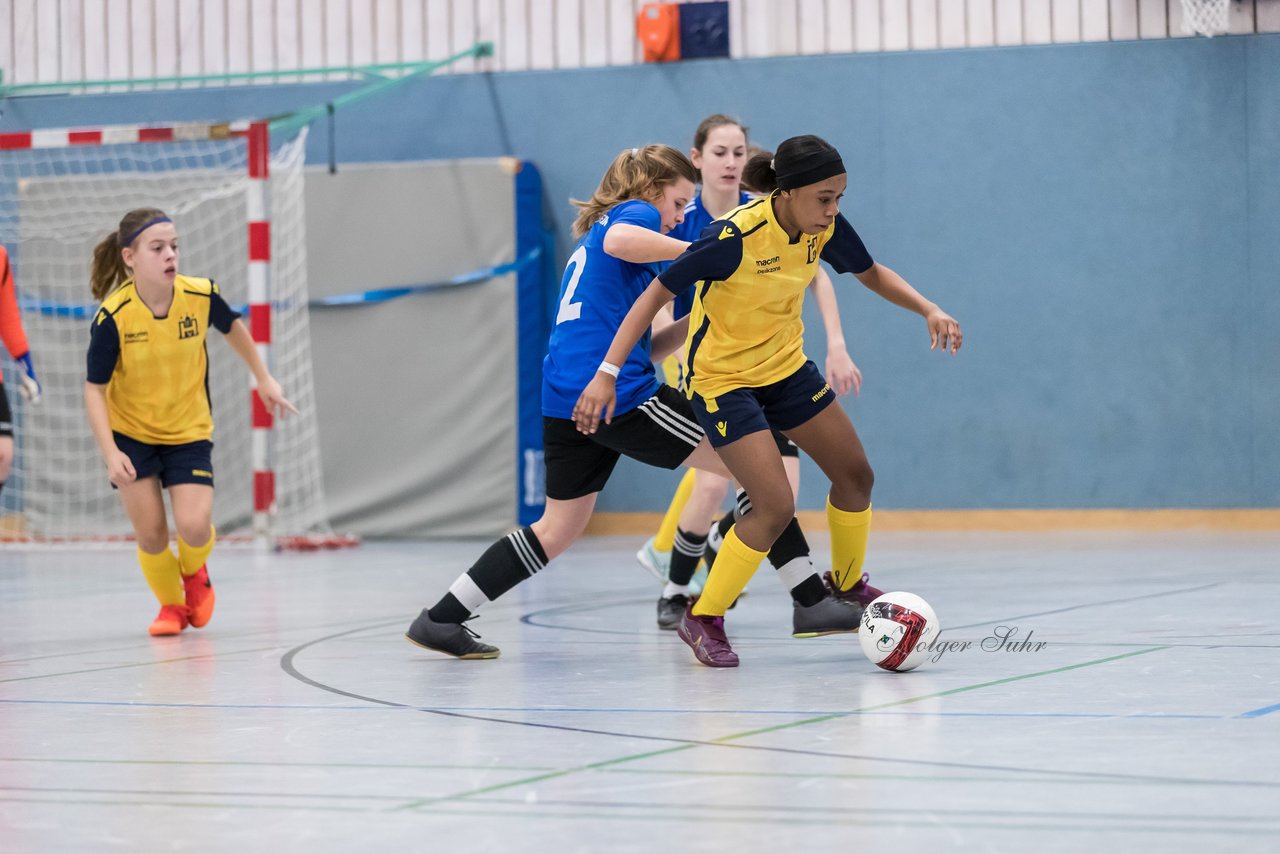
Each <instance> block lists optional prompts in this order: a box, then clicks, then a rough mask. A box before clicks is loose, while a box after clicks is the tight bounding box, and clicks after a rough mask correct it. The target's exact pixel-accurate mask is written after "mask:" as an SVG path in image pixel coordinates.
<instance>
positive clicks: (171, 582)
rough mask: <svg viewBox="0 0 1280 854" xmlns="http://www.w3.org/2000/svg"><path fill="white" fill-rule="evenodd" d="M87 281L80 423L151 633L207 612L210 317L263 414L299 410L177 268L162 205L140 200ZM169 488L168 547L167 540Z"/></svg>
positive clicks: (172, 631) (224, 315) (195, 622)
mask: <svg viewBox="0 0 1280 854" xmlns="http://www.w3.org/2000/svg"><path fill="white" fill-rule="evenodd" d="M90 286H91V288H92V290H93V295H94V297H95V298H96V299H99V300H101V301H102V305H101V307H100V308H99V309H98V313H97V315H96V316H95V317H94V319H93V326H92V329H91V331H90V337H89V355H88V378H87V382H86V383H85V386H84V403H85V408H86V409H87V410H88V413H89V426H90V427H91V428H92V430H93V437H94V439H95V440H96V441H97V443H98V450H99V451H100V452H101V454H102V459H103V461H104V462H105V463H106V466H107V477H108V478H110V480H111V484H112V485H113V486H114V487H116V488H117V489H118V490H119V491H120V500H121V501H122V502H123V504H124V509H125V512H126V513H127V514H128V516H129V521H130V522H132V523H133V531H134V534H135V535H136V536H137V540H138V563H139V564H141V566H142V574H143V576H145V577H146V579H147V584H148V585H149V586H150V587H151V592H152V593H154V594H155V597H156V599H158V600H159V602H160V613H159V615H158V616H157V617H156V618H155V620H154V621H153V622H152V623H151V629H150V632H151V634H152V635H176V634H178V633H179V632H181V631H182V630H183V629H185V628H186V627H187V626H188V625H191V626H195V627H196V628H200V627H202V626H204V625H205V624H206V623H208V622H209V619H210V618H211V617H212V616H213V603H214V593H213V585H212V584H210V583H209V571H208V569H207V567H206V566H205V561H206V560H207V559H208V557H209V553H210V552H211V551H212V550H213V543H214V540H215V535H214V534H215V532H214V529H213V461H212V455H213V441H212V439H213V411H212V408H211V406H210V402H209V382H208V379H209V357H208V353H207V351H206V344H205V342H206V338H207V336H208V333H209V329H210V328H214V329H217V330H218V331H219V332H221V333H222V334H223V335H225V336H226V339H227V343H228V344H230V345H231V349H232V350H234V351H235V352H236V355H238V356H239V357H240V358H241V359H243V360H244V363H245V364H246V365H248V366H249V370H251V371H252V372H253V376H254V379H255V380H256V381H257V387H258V396H259V397H260V398H261V400H262V403H263V405H264V406H265V407H266V408H267V411H268V412H270V413H271V414H272V415H273V416H284V414H285V413H286V412H293V413H295V414H296V413H297V411H298V410H297V409H295V408H294V406H293V404H292V403H290V402H289V401H288V400H286V399H285V397H284V393H283V392H282V391H281V389H280V383H278V382H276V380H275V378H274V377H272V376H271V374H270V373H269V372H268V371H267V367H266V365H265V364H263V361H262V357H261V356H259V355H258V348H257V346H256V345H255V344H254V343H253V338H252V336H251V335H250V334H249V329H248V327H246V326H245V325H244V323H243V321H241V320H240V319H239V318H240V315H239V314H237V313H236V312H235V311H233V310H232V309H231V307H230V306H228V305H227V303H226V301H225V300H223V298H222V294H221V293H219V291H218V286H217V285H216V284H214V282H213V280H212V279H199V278H195V277H192V276H184V275H181V274H179V273H178V233H177V231H176V229H175V227H174V224H173V222H172V221H171V220H170V219H169V217H167V216H165V214H164V212H163V211H160V210H156V209H155V208H138V209H136V210H132V211H129V212H128V213H127V214H125V215H124V218H123V219H121V220H120V225H119V226H118V227H117V228H116V230H115V231H113V232H112V233H111V234H108V235H107V236H106V238H105V239H103V240H102V242H101V243H99V244H98V246H97V247H96V248H95V249H94V252H93V267H92V270H91V272H90ZM162 489H168V490H169V503H170V504H172V505H173V523H174V527H175V528H176V529H177V533H178V553H177V554H176V555H175V554H174V553H173V551H172V550H171V549H170V548H169V526H168V522H167V520H166V516H165V508H164V496H163V494H162V491H161V490H162Z"/></svg>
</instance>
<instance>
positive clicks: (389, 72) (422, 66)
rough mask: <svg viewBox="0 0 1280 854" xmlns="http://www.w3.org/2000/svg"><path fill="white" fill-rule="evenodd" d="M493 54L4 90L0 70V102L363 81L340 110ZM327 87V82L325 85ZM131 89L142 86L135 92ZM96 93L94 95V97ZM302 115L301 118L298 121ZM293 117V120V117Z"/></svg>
mask: <svg viewBox="0 0 1280 854" xmlns="http://www.w3.org/2000/svg"><path fill="white" fill-rule="evenodd" d="M492 55H493V42H476V43H475V44H473V45H472V46H471V47H469V48H467V49H466V50H462V51H459V52H458V53H455V54H453V55H452V56H447V57H445V58H444V59H438V60H434V61H432V62H390V63H381V64H377V65H345V66H331V67H325V68H298V69H291V70H283V71H242V72H240V73H237V74H202V75H193V76H187V77H131V78H117V79H111V80H80V81H75V82H58V83H19V84H15V85H12V86H6V85H4V72H3V70H0V100H4V99H6V98H20V97H23V96H31V95H73V94H77V93H79V94H85V92H84V90H86V89H103V90H108V89H112V88H119V87H122V86H123V87H130V88H128V89H127V91H128V92H138V91H143V92H153V91H172V90H173V89H176V88H188V89H199V88H208V85H209V84H224V85H235V84H238V83H250V82H253V81H255V80H271V81H273V82H280V81H282V80H292V79H297V78H304V77H316V76H321V75H323V76H329V77H331V76H333V75H336V74H345V75H347V76H348V78H349V79H356V80H367V81H369V83H368V85H366V86H362V87H361V88H359V89H357V90H355V91H354V92H348V93H347V94H345V95H343V96H342V97H340V98H337V99H335V100H334V101H333V106H334V107H335V108H336V107H344V106H349V105H350V104H353V103H355V102H357V101H361V100H364V99H365V98H367V97H369V96H371V95H375V94H377V93H379V92H382V91H384V90H385V89H387V88H390V87H392V86H396V85H398V84H400V83H404V82H406V81H408V80H412V79H415V78H418V77H423V76H426V75H428V74H431V73H432V72H434V71H438V70H439V69H441V68H444V67H445V66H448V65H452V64H453V63H455V62H458V61H459V60H462V59H467V58H470V57H474V58H476V59H480V58H481V57H486V56H492ZM326 82H333V81H326ZM136 87H147V88H145V89H138V88H136ZM94 94H97V93H94ZM328 109H329V107H328V105H322V106H318V107H313V108H310V109H308V110H303V111H300V112H298V113H293V114H291V115H290V116H286V117H281V118H280V119H278V120H276V122H273V127H274V126H276V124H277V123H283V124H284V125H285V126H287V125H288V124H290V123H296V124H298V125H302V124H306V123H307V122H310V121H312V120H313V119H315V118H317V117H318V116H320V115H323V114H324V113H325V112H327V111H328ZM304 115H305V117H306V118H305V119H303V118H301V117H302V116H304ZM295 117H296V118H295Z"/></svg>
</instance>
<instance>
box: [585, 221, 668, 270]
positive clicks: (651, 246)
mask: <svg viewBox="0 0 1280 854" xmlns="http://www.w3.org/2000/svg"><path fill="white" fill-rule="evenodd" d="M603 247H604V251H605V252H608V253H609V254H610V255H612V256H613V257H614V258H618V259H621V260H623V261H629V262H630V263H632V264H651V263H653V262H655V261H674V260H675V259H676V258H678V257H680V253H681V252H683V251H684V250H686V249H688V248H689V244H688V243H687V242H686V241H683V240H676V239H675V238H674V237H667V236H666V235H665V234H660V233H658V232H656V231H654V230H652V229H649V228H645V227H643V226H639V225H632V224H631V223H629V222H620V223H618V224H617V225H611V226H609V230H608V231H607V232H605V235H604V244H603Z"/></svg>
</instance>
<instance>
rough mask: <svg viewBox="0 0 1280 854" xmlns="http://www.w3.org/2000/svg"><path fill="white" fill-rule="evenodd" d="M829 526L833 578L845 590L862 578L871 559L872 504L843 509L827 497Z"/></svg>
mask: <svg viewBox="0 0 1280 854" xmlns="http://www.w3.org/2000/svg"><path fill="white" fill-rule="evenodd" d="M827 527H828V528H829V529H830V531H831V577H832V578H833V579H835V582H836V584H837V585H838V586H839V587H840V589H841V590H848V589H849V588H850V587H852V586H853V585H855V584H857V583H858V581H860V580H861V579H862V565H863V564H864V563H865V562H866V559H867V536H868V535H869V534H870V533H871V506H870V505H868V506H867V509H866V510H858V511H854V512H850V511H848V510H840V509H839V508H837V507H834V506H833V505H832V504H831V499H830V497H828V498H827Z"/></svg>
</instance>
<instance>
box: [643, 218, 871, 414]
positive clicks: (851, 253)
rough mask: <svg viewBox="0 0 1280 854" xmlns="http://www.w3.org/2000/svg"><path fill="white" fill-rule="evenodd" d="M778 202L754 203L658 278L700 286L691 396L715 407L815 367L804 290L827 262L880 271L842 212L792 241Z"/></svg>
mask: <svg viewBox="0 0 1280 854" xmlns="http://www.w3.org/2000/svg"><path fill="white" fill-rule="evenodd" d="M773 198H774V197H773V196H768V197H765V198H762V199H755V200H752V201H750V202H748V203H746V204H744V205H742V206H741V207H738V208H735V209H733V210H732V211H730V212H729V213H728V214H726V215H725V216H724V217H723V218H722V219H720V220H717V221H715V222H713V223H711V225H709V226H708V227H707V229H706V230H705V231H704V232H703V237H702V238H701V239H699V240H698V241H697V242H696V243H694V244H693V245H691V246H690V247H689V248H688V250H686V251H685V253H684V254H683V255H681V256H680V257H679V258H677V259H676V260H675V262H674V263H672V265H671V266H670V267H668V268H667V269H666V270H665V271H663V272H662V273H661V274H659V276H658V278H659V280H660V281H661V282H662V284H663V285H664V286H666V287H667V288H668V289H669V290H671V291H672V292H673V293H676V294H679V293H681V292H683V291H684V290H685V289H687V288H689V287H695V286H696V288H697V290H696V294H695V298H694V302H693V310H692V311H691V312H690V316H689V337H688V338H687V339H686V342H685V353H686V358H685V366H686V373H685V388H686V389H687V391H688V393H689V394H690V396H692V394H693V393H694V392H696V393H697V394H699V395H700V396H701V397H702V398H703V399H705V400H714V399H715V398H716V397H717V396H719V395H721V394H724V393H725V392H729V391H733V390H734V389H738V388H760V387H762V386H767V385H770V384H771V383H775V382H778V381H780V380H784V379H786V378H787V377H789V376H791V375H792V374H794V373H795V372H796V371H798V370H799V369H800V368H801V367H803V366H804V363H805V362H806V361H807V357H806V356H805V354H804V322H803V320H802V319H801V311H802V308H803V304H804V291H805V288H806V287H808V285H809V282H810V281H812V280H813V276H814V273H815V272H816V271H817V264H818V259H819V258H823V259H825V260H826V261H827V263H829V264H831V266H832V267H833V268H834V269H835V270H836V272H839V273H861V272H864V271H866V270H868V269H870V267H871V265H872V264H873V263H874V262H873V261H872V260H871V256H870V254H868V252H867V249H866V246H864V245H863V243H862V238H860V237H859V236H858V233H857V232H856V231H854V230H853V226H851V225H849V222H848V221H847V220H846V219H845V218H844V217H843V216H841V215H839V214H837V216H836V220H835V222H833V223H832V224H831V225H830V226H829V227H828V228H827V230H826V231H824V232H822V233H821V234H813V235H811V234H801V235H800V237H799V238H798V239H797V240H796V241H795V242H792V241H791V240H790V238H789V237H788V236H787V233H786V232H785V231H784V230H783V229H782V226H780V225H778V220H777V218H776V216H775V215H774V211H773V203H772V199H773Z"/></svg>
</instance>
